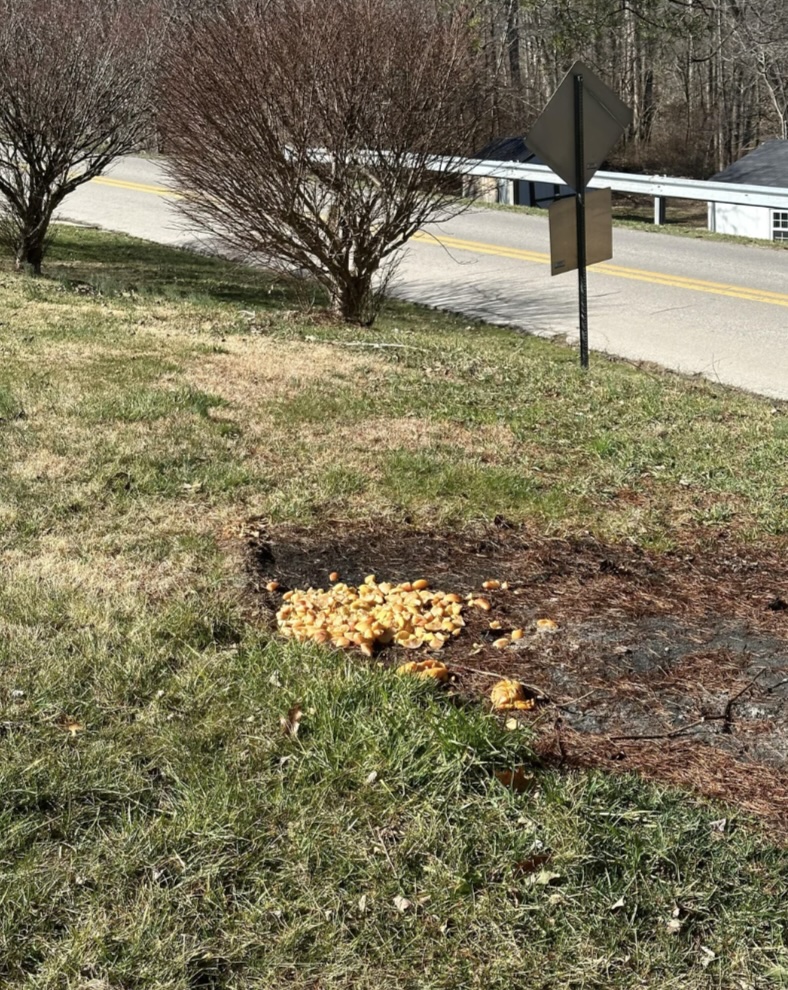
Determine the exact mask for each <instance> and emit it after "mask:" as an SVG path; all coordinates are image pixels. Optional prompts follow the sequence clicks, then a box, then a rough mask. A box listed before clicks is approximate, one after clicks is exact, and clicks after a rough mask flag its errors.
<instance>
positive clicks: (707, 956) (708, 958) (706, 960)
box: [700, 945, 717, 969]
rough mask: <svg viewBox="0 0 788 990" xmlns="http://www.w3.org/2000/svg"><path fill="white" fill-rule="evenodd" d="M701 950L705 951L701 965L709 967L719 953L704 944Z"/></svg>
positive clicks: (705, 967)
mask: <svg viewBox="0 0 788 990" xmlns="http://www.w3.org/2000/svg"><path fill="white" fill-rule="evenodd" d="M700 951H701V952H702V953H703V958H702V959H701V961H700V964H701V966H702V967H703V968H704V969H707V968H708V967H709V966H710V965H711V964H712V963H713V962H714V960H715V959H716V958H717V953H716V952H714V951H713V950H712V949H710V948H709V947H708V946H707V945H702V946H701V947H700Z"/></svg>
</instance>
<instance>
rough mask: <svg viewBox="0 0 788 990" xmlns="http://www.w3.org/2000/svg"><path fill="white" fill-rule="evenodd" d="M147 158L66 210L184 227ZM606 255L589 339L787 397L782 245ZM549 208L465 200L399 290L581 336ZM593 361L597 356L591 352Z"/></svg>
mask: <svg viewBox="0 0 788 990" xmlns="http://www.w3.org/2000/svg"><path fill="white" fill-rule="evenodd" d="M177 201H178V197H177V194H175V193H174V192H172V191H170V190H168V188H167V182H166V179H165V178H164V175H163V173H162V170H161V167H160V165H159V164H157V163H156V162H154V161H149V160H146V159H139V158H127V159H124V160H123V161H121V162H119V163H118V164H117V165H116V166H115V167H114V168H113V170H112V171H111V172H110V173H108V174H107V175H106V176H103V177H101V178H100V179H97V180H95V181H94V182H92V183H89V184H88V185H86V186H83V187H82V188H81V189H79V190H78V191H77V192H76V193H74V194H73V196H71V197H69V199H68V200H67V201H66V202H65V203H64V204H63V208H62V210H61V214H60V215H61V217H63V218H69V219H73V220H76V221H79V222H84V223H90V224H96V225H98V226H101V227H104V228H107V229H110V230H118V231H124V232H126V233H129V234H133V235H135V236H137V237H143V238H147V239H149V240H155V241H160V242H162V243H166V244H173V245H181V246H189V247H194V246H198V245H202V246H203V247H208V248H210V247H211V246H212V245H211V242H210V240H209V239H208V238H206V237H205V236H203V235H200V234H199V233H198V232H196V231H194V230H189V229H188V228H187V227H186V226H185V225H184V224H183V221H182V220H180V218H179V215H178V211H177ZM613 250H614V258H613V261H611V262H608V263H606V264H603V265H596V266H594V267H593V268H591V269H590V270H589V280H588V288H589V325H590V340H591V349H592V352H593V351H601V352H607V353H609V354H614V355H618V356H620V357H624V358H628V359H631V360H636V361H649V362H654V363H656V364H660V365H662V366H664V367H668V368H673V369H675V370H678V371H682V372H685V373H691V374H701V375H704V376H706V377H707V378H710V379H712V380H714V381H719V382H724V383H726V384H731V385H736V386H739V387H740V388H744V389H748V390H750V391H753V392H759V393H761V394H763V395H768V396H772V397H774V398H781V399H788V251H775V250H771V249H769V248H766V247H764V248H761V247H749V246H745V245H740V244H730V243H722V242H716V241H701V240H694V239H692V238H683V237H673V236H670V235H668V234H660V233H652V232H648V231H635V230H623V229H621V228H616V229H615V230H614V240H613ZM548 251H549V242H548V230H547V221H546V219H545V218H542V217H537V216H530V215H524V214H521V213H515V212H506V211H502V210H489V209H488V210H484V209H474V210H471V211H469V212H467V213H465V214H463V215H461V216H459V217H455V218H454V219H452V220H451V221H449V222H448V223H446V224H444V225H441V226H435V227H431V228H429V229H427V230H425V231H424V232H422V233H420V234H419V235H418V237H417V238H416V240H415V241H414V242H413V243H412V244H411V245H410V246H409V247H408V249H407V251H406V253H405V256H404V258H403V261H402V265H401V267H400V270H399V274H398V279H397V282H396V284H395V287H394V291H395V293H396V294H398V295H400V296H401V297H402V298H406V299H411V300H414V301H417V302H422V303H427V304H428V305H430V306H436V307H440V308H442V309H448V310H452V311H455V312H460V313H464V314H466V315H467V316H469V317H478V318H483V319H485V320H490V321H491V322H495V323H501V324H507V325H512V326H516V327H518V328H521V329H524V330H527V331H529V332H531V333H535V334H540V335H546V336H561V337H566V338H567V339H569V340H572V341H575V340H577V336H578V334H577V281H576V276H575V275H574V273H572V274H566V275H562V276H558V277H551V276H550V273H549V265H548ZM592 360H593V358H592Z"/></svg>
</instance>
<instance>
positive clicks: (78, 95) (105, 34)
mask: <svg viewBox="0 0 788 990" xmlns="http://www.w3.org/2000/svg"><path fill="white" fill-rule="evenodd" d="M160 28H161V21H160V19H159V18H158V16H157V9H156V7H154V5H153V4H151V3H146V2H143V0H139V2H136V0H79V2H76V0H0V207H2V208H3V209H2V211H1V212H0V238H2V240H3V241H5V243H6V244H7V245H8V246H10V247H11V249H12V250H13V252H14V255H15V257H16V264H17V267H18V268H23V267H25V266H29V267H30V268H31V269H32V271H34V272H35V273H40V271H41V263H42V260H43V257H44V253H45V250H46V245H47V232H48V230H49V225H50V221H51V220H52V215H53V213H54V211H55V210H56V209H57V207H58V206H59V205H60V204H61V203H62V202H63V200H64V199H65V197H66V196H68V194H69V193H71V192H73V190H74V189H76V188H77V187H78V186H79V185H80V184H81V183H83V182H87V181H88V180H90V179H92V178H94V177H95V176H97V175H99V174H100V173H101V172H103V171H104V170H105V169H106V168H107V166H108V165H109V164H110V163H111V162H112V161H113V160H114V159H115V158H117V157H118V156H119V155H123V154H126V153H128V152H130V151H132V150H134V148H135V146H136V145H137V142H138V141H139V140H140V138H141V137H142V136H143V135H144V133H145V129H146V128H147V127H148V126H149V122H150V110H151V101H150V94H151V92H152V88H153V85H152V84H153V83H154V82H155V72H156V65H157V54H158V46H159V41H160V37H161V29H160Z"/></svg>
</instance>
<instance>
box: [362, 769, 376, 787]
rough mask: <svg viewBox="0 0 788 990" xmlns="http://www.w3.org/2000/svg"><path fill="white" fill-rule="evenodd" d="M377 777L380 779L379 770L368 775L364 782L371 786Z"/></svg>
mask: <svg viewBox="0 0 788 990" xmlns="http://www.w3.org/2000/svg"><path fill="white" fill-rule="evenodd" d="M377 779H378V772H377V770H373V771H372V773H370V774H368V775H367V778H366V780H365V781H364V783H365V784H366V785H367V787H371V786H372V785H373V784H374V783H375V781H376V780H377Z"/></svg>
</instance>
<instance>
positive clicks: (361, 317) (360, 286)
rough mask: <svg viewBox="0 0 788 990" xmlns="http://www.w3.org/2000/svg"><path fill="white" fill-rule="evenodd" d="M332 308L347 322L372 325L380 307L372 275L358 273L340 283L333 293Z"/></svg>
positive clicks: (363, 325) (366, 325)
mask: <svg viewBox="0 0 788 990" xmlns="http://www.w3.org/2000/svg"><path fill="white" fill-rule="evenodd" d="M331 308H332V309H333V310H334V312H335V313H336V315H337V316H339V317H341V318H342V319H343V320H344V321H345V323H354V324H357V325H358V326H362V327H369V326H372V324H373V323H374V321H375V316H376V315H377V309H378V306H377V300H376V297H375V290H374V287H373V284H372V275H368V274H357V275H355V276H353V277H351V278H350V279H348V280H347V281H346V282H343V283H342V284H341V285H338V286H337V287H336V288H335V290H334V292H333V293H332V297H331Z"/></svg>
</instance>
